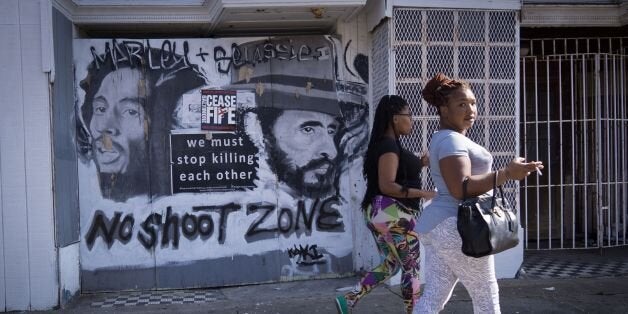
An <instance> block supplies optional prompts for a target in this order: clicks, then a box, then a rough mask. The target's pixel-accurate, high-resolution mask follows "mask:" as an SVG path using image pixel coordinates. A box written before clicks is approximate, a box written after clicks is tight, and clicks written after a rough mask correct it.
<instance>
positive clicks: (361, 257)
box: [336, 10, 380, 271]
mask: <svg viewBox="0 0 628 314" xmlns="http://www.w3.org/2000/svg"><path fill="white" fill-rule="evenodd" d="M336 33H337V34H338V35H340V39H341V42H342V45H341V46H342V48H344V47H346V46H347V44H348V43H349V42H350V43H349V46H348V50H347V58H348V59H353V57H354V56H355V55H356V54H358V53H362V54H364V55H367V56H368V57H369V71H370V67H371V66H372V62H373V60H372V56H371V55H370V52H371V34H370V33H369V32H368V27H367V12H366V10H362V12H361V13H360V14H358V15H357V16H356V17H355V18H353V19H351V20H349V21H339V22H338V24H337V25H336ZM341 53H342V54H343V55H344V51H342V52H341ZM341 65H342V64H339V66H338V71H339V72H340V73H341V74H342V75H344V76H350V75H351V74H350V73H349V71H348V70H347V69H346V68H345V67H344V66H341ZM350 70H351V72H353V73H355V72H356V71H355V69H353V68H350ZM369 76H372V75H369ZM372 91H373V88H372V83H369V97H368V98H369V104H370V113H369V123H370V121H371V120H372V115H373V113H374V112H375V104H374V101H373V95H372ZM369 131H370V128H369ZM351 175H352V178H351V180H348V181H350V182H352V183H353V184H354V186H356V188H355V189H353V195H352V197H353V199H352V200H351V201H352V203H354V204H356V207H355V208H353V209H352V215H353V216H352V218H351V221H352V223H353V247H354V249H353V265H354V269H355V270H358V271H359V270H361V269H363V270H370V269H371V268H373V267H375V266H377V265H378V264H379V263H380V258H379V254H378V251H377V246H376V245H375V240H374V239H373V236H372V235H371V232H370V231H369V230H368V228H367V227H366V224H365V223H364V218H363V217H362V210H361V209H360V208H359V204H360V203H361V202H362V196H363V195H364V188H365V186H366V182H365V181H364V178H363V177H362V169H361V168H360V169H354V171H352V172H351Z"/></svg>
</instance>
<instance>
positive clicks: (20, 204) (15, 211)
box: [0, 25, 35, 311]
mask: <svg viewBox="0 0 628 314" xmlns="http://www.w3.org/2000/svg"><path fill="white" fill-rule="evenodd" d="M0 38H2V41H3V43H4V47H3V49H0V73H2V74H3V77H5V78H11V79H7V80H4V81H3V83H2V84H0V94H1V95H2V111H3V114H2V115H1V117H0V143H1V149H0V162H1V164H0V169H1V170H0V172H1V173H2V177H3V179H2V215H3V217H2V218H3V232H4V275H5V295H6V310H9V311H10V310H24V309H27V308H28V305H29V295H30V287H29V269H28V261H29V256H28V237H27V232H28V222H27V215H26V195H25V194H26V193H25V190H26V178H25V176H24V114H23V99H22V95H23V92H22V86H21V83H22V67H21V65H22V62H21V60H22V58H21V43H20V28H19V25H0ZM31 127H35V126H33V125H31Z"/></svg>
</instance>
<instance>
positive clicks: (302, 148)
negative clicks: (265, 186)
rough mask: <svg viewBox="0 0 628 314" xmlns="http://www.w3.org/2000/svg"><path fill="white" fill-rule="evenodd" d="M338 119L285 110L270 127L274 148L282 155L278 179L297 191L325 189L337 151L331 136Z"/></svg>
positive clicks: (329, 180)
mask: <svg viewBox="0 0 628 314" xmlns="http://www.w3.org/2000/svg"><path fill="white" fill-rule="evenodd" d="M338 127H339V125H338V122H337V121H336V119H335V118H334V117H333V116H331V115H328V114H325V113H320V112H313V111H303V110H286V111H284V112H283V114H282V115H281V116H279V118H277V121H276V122H275V124H274V126H273V133H274V136H275V139H276V140H277V143H275V146H276V149H277V150H279V151H280V154H281V155H283V156H282V157H283V158H281V159H282V160H281V162H280V163H281V164H280V165H277V167H281V168H284V169H278V175H279V176H280V179H282V180H283V181H285V182H287V183H288V184H289V185H291V186H293V188H295V189H297V190H301V191H302V192H305V194H308V193H307V192H308V191H319V190H320V191H322V190H328V189H329V188H330V187H331V184H332V182H333V175H334V171H335V169H334V163H333V161H334V159H335V158H336V155H337V153H338V151H337V147H336V143H335V141H334V137H335V135H336V132H337V131H338Z"/></svg>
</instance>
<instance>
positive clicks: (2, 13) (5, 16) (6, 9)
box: [0, 0, 18, 25]
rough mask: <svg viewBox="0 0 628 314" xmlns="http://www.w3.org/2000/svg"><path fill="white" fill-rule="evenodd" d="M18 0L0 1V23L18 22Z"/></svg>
mask: <svg viewBox="0 0 628 314" xmlns="http://www.w3.org/2000/svg"><path fill="white" fill-rule="evenodd" d="M17 18H18V9H17V0H3V1H0V24H9V25H15V24H17V23H18V22H17Z"/></svg>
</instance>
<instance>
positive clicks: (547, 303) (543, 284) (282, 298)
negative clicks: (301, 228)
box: [54, 276, 628, 313]
mask: <svg viewBox="0 0 628 314" xmlns="http://www.w3.org/2000/svg"><path fill="white" fill-rule="evenodd" d="M356 280H357V277H354V278H340V279H324V280H308V281H297V282H286V283H272V284H260V285H250V286H241V287H228V288H220V289H202V290H195V291H196V292H197V293H199V292H202V293H207V294H208V295H211V296H212V300H211V301H207V302H205V303H202V304H198V303H197V304H167V305H165V304H155V305H135V306H113V307H110V308H98V307H95V306H94V304H99V303H98V302H99V301H102V300H103V298H104V297H106V296H107V294H94V295H83V296H81V297H80V298H79V299H78V300H77V301H76V302H75V303H74V304H72V305H71V307H70V308H68V309H65V310H59V311H54V312H58V313H336V309H335V305H334V300H333V298H334V296H335V295H337V294H340V293H341V292H339V291H337V290H338V289H342V288H346V287H349V286H352V285H353V284H355V282H356ZM499 286H500V299H501V307H502V312H503V313H628V276H619V277H598V278H567V279H505V280H500V281H499ZM188 291H189V290H188ZM178 292H181V290H170V291H164V292H163V293H164V294H165V295H176V294H177V293H178ZM130 293H131V292H126V294H130ZM123 294H125V293H124V292H123V293H117V295H123ZM399 294H400V293H399V287H398V286H393V287H388V286H386V285H382V286H380V287H378V288H376V289H375V290H373V291H372V292H371V293H370V294H369V295H367V296H366V297H365V298H364V299H363V300H362V301H361V302H360V303H359V304H358V305H357V306H356V307H355V309H354V311H353V313H402V312H403V306H402V301H401V298H400V296H399ZM100 303H102V302H100ZM471 312H472V306H471V299H470V298H469V295H468V294H467V292H466V290H465V289H464V288H463V287H462V286H461V285H460V284H458V286H456V289H455V290H454V294H453V297H452V299H451V301H450V302H449V303H448V304H447V306H446V307H445V311H444V313H471Z"/></svg>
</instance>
